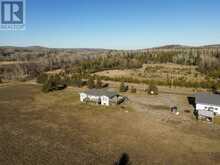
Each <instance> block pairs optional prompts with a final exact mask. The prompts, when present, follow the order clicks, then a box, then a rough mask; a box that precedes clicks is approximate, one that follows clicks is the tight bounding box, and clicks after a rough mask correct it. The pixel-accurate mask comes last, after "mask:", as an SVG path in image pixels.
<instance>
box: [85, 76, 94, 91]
mask: <svg viewBox="0 0 220 165" xmlns="http://www.w3.org/2000/svg"><path fill="white" fill-rule="evenodd" d="M87 85H88V88H89V89H92V88H95V82H94V79H93V78H92V77H91V78H89V80H88V82H87Z"/></svg>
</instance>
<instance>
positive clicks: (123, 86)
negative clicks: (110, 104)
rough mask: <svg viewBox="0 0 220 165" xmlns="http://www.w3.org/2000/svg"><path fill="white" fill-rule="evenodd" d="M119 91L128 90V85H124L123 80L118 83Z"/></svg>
mask: <svg viewBox="0 0 220 165" xmlns="http://www.w3.org/2000/svg"><path fill="white" fill-rule="evenodd" d="M119 91H120V92H127V91H128V86H127V85H125V83H124V82H122V83H121V84H120V87H119Z"/></svg>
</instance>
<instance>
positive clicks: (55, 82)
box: [42, 75, 67, 93]
mask: <svg viewBox="0 0 220 165" xmlns="http://www.w3.org/2000/svg"><path fill="white" fill-rule="evenodd" d="M66 87H67V85H66V83H65V81H64V80H62V79H61V78H60V77H59V75H55V76H51V77H49V78H48V79H47V81H45V82H44V84H43V88H42V91H43V92H45V93H48V92H51V91H54V90H62V89H65V88H66Z"/></svg>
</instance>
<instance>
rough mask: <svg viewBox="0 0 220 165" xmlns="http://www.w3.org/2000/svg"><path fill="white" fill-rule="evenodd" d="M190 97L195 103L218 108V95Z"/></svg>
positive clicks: (198, 94)
mask: <svg viewBox="0 0 220 165" xmlns="http://www.w3.org/2000/svg"><path fill="white" fill-rule="evenodd" d="M191 97H195V101H196V103H200V104H209V105H218V106H220V95H219V94H209V93H197V94H194V95H192V96H191Z"/></svg>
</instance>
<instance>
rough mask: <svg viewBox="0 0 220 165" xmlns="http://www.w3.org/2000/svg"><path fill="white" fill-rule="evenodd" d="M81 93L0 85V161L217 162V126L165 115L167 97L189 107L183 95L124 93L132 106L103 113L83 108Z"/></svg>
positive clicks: (99, 164) (46, 164)
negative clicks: (125, 156)
mask: <svg viewBox="0 0 220 165" xmlns="http://www.w3.org/2000/svg"><path fill="white" fill-rule="evenodd" d="M79 91H80V89H77V88H67V89H66V90H64V91H58V92H53V93H49V94H43V93H42V92H41V91H40V87H39V86H37V85H28V84H11V85H8V86H2V87H0V164H2V165H12V164H13V165H14V164H16V165H26V164H27V165H32V164H33V165H34V164H39V165H60V164H63V165H67V164H68V165H77V164H91V165H92V164H94V165H103V164H105V165H108V164H109V165H113V163H114V161H115V160H117V159H118V157H119V156H120V155H121V154H122V153H124V152H126V153H128V154H129V156H130V160H131V162H132V165H146V164H150V165H152V164H155V165H156V164H157V165H158V164H165V165H166V164H168V165H171V164H184V165H186V164H187V165H189V164H195V165H198V164H204V165H208V164H210V165H212V164H219V163H220V128H219V126H215V125H209V124H207V123H202V122H197V121H195V120H193V118H192V116H191V114H188V113H187V114H185V113H181V114H180V116H176V115H174V114H171V113H170V112H169V111H168V109H167V105H169V104H168V102H167V101H166V99H164V97H169V96H170V97H172V99H175V100H173V101H178V103H179V104H181V106H182V105H184V106H183V107H184V108H190V107H188V105H187V102H186V100H185V97H184V96H178V97H176V96H175V95H173V96H171V95H169V96H168V95H166V94H162V95H159V96H153V97H149V96H145V95H143V94H142V95H138V94H126V95H128V97H129V100H130V101H129V103H128V104H127V105H123V106H119V107H109V108H105V107H100V106H95V105H86V104H81V103H80V102H79V95H78V92H79ZM172 99H171V100H172ZM160 100H161V101H160ZM138 108H139V109H143V110H144V111H139V109H138ZM126 111H128V112H126Z"/></svg>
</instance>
